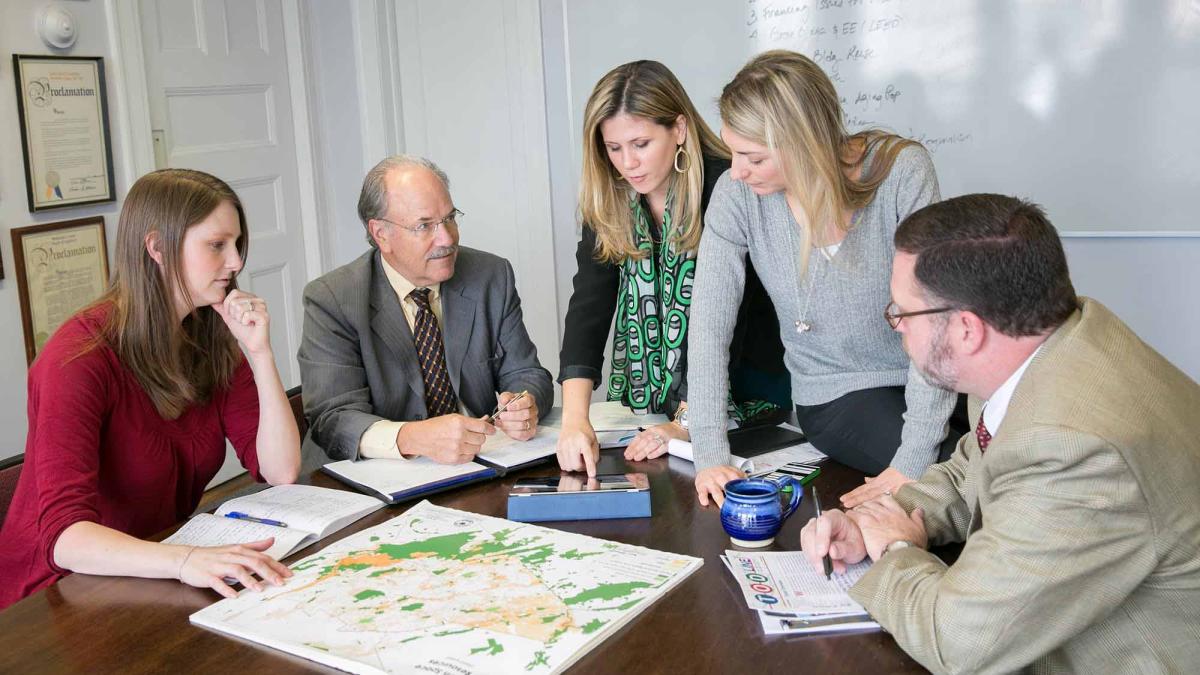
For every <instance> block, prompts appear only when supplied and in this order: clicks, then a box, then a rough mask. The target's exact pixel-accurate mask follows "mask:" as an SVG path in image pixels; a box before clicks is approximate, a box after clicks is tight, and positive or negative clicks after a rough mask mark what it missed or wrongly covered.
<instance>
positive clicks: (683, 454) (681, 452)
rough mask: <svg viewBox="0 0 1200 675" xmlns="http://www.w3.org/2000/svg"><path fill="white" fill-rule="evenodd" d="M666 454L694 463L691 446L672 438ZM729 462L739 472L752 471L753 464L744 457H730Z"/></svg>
mask: <svg viewBox="0 0 1200 675" xmlns="http://www.w3.org/2000/svg"><path fill="white" fill-rule="evenodd" d="M667 454H668V455H670V456H672V457H678V458H679V459H686V460H687V461H689V462H695V461H696V460H695V458H694V457H693V455H692V444H691V443H689V442H687V441H681V440H679V439H678V438H672V439H671V440H670V441H669V442H668V443H667ZM729 461H730V463H731V464H732V465H733V466H736V467H737V468H738V469H740V470H741V471H745V472H747V473H749V472H751V471H753V470H754V462H752V461H750V460H748V459H746V458H744V457H738V456H737V455H730V456H729Z"/></svg>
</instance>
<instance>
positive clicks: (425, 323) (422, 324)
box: [408, 288, 458, 417]
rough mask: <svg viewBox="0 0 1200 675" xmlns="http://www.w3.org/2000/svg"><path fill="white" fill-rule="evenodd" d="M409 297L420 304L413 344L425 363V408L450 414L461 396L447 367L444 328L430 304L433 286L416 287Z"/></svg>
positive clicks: (423, 367)
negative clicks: (458, 395)
mask: <svg viewBox="0 0 1200 675" xmlns="http://www.w3.org/2000/svg"><path fill="white" fill-rule="evenodd" d="M408 297H409V298H412V301H413V302H414V303H415V304H416V305H417V318H416V321H415V322H414V325H413V343H414V346H415V347H416V348H417V361H418V362H419V363H420V364H421V379H423V380H425V407H426V408H427V409H428V411H429V416H430V417H438V416H440V415H448V414H450V413H452V412H454V411H455V410H456V409H458V397H457V396H455V395H454V387H453V386H452V385H451V384H450V374H449V372H447V370H446V348H445V346H444V345H443V344H442V329H441V328H439V327H438V322H437V317H436V316H434V315H433V310H432V309H430V307H429V289H428V288H415V289H413V292H412V293H409V294H408Z"/></svg>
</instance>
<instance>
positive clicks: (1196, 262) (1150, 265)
mask: <svg viewBox="0 0 1200 675" xmlns="http://www.w3.org/2000/svg"><path fill="white" fill-rule="evenodd" d="M1196 227H1197V229H1198V230H1200V223H1197V226H1196ZM1063 243H1064V245H1065V248H1066V249H1067V262H1068V264H1069V265H1070V267H1071V279H1072V281H1074V282H1075V291H1076V292H1078V293H1079V294H1080V295H1086V296H1088V297H1092V298H1095V299H1096V300H1099V301H1100V302H1102V303H1104V304H1105V305H1106V306H1108V308H1109V309H1111V310H1112V311H1113V312H1115V313H1116V314H1117V316H1119V317H1121V318H1122V319H1123V320H1124V321H1125V323H1127V324H1129V325H1130V326H1131V327H1132V328H1133V330H1134V331H1136V332H1137V334H1138V335H1139V336H1140V337H1141V338H1142V340H1144V341H1145V342H1146V343H1147V344H1149V345H1150V346H1151V347H1154V348H1155V349H1157V350H1158V351H1159V353H1161V354H1162V355H1163V356H1165V357H1167V359H1168V360H1170V361H1171V362H1172V363H1174V364H1175V365H1176V366H1178V367H1179V369H1180V370H1182V371H1183V372H1185V373H1187V374H1188V375H1190V376H1191V378H1192V379H1193V380H1197V381H1200V235H1198V236H1195V237H1187V238H1161V239H1155V238H1146V237H1111V238H1109V237H1103V238H1101V237H1067V238H1066V239H1064V240H1063ZM1197 412H1198V413H1200V411H1197Z"/></svg>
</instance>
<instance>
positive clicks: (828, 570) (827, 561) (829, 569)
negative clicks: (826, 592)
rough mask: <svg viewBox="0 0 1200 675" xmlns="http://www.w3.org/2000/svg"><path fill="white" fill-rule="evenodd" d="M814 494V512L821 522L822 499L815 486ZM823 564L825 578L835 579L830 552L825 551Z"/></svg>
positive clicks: (822, 559)
mask: <svg viewBox="0 0 1200 675" xmlns="http://www.w3.org/2000/svg"><path fill="white" fill-rule="evenodd" d="M812 493H813V510H815V511H816V512H817V515H816V518H817V520H820V519H821V498H820V497H818V496H817V488H816V487H815V486H814V487H813V490H812ZM831 543H832V542H831ZM821 564H822V565H823V566H824V567H825V578H826V579H832V578H833V559H832V558H830V557H829V551H828V550H827V551H825V557H824V558H821Z"/></svg>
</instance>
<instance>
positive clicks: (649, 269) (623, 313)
mask: <svg viewBox="0 0 1200 675" xmlns="http://www.w3.org/2000/svg"><path fill="white" fill-rule="evenodd" d="M672 197H673V194H671V193H668V194H667V208H666V210H665V211H664V212H663V226H662V243H661V244H659V245H658V246H657V247H656V246H655V244H654V240H653V239H651V236H650V231H651V223H650V212H649V210H648V209H647V208H646V205H645V203H644V202H643V201H642V199H641V197H640V195H637V194H636V193H635V194H634V195H633V196H632V197H631V198H630V200H629V208H630V210H631V211H632V212H633V238H634V245H635V246H636V247H637V249H638V250H639V251H642V252H643V254H644V255H643V256H642V257H641V258H632V257H630V258H626V259H625V261H624V262H622V263H621V275H620V282H619V285H618V287H617V325H616V328H615V330H614V332H613V350H612V377H611V378H609V381H608V400H610V401H621V402H622V403H624V404H625V405H626V406H628V407H629V408H630V409H632V410H633V411H635V412H638V413H647V412H650V413H662V414H667V415H670V414H672V413H674V412H675V408H676V407H678V405H679V395H678V391H679V387H680V385H682V384H683V373H682V372H681V371H682V366H683V348H684V341H685V340H686V339H687V328H688V308H689V307H690V306H691V304H692V278H693V277H694V276H695V271H696V258H695V254H694V253H688V252H686V251H685V252H683V253H680V252H679V251H677V250H676V249H675V242H674V241H672V240H671V224H672V223H671V220H672V219H671V205H672V202H673V198H672ZM656 248H657V250H655V249H656Z"/></svg>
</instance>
